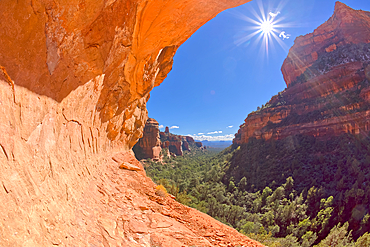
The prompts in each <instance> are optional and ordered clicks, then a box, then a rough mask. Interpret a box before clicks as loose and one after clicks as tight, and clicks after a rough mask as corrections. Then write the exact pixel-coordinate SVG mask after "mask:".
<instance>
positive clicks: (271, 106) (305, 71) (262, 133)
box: [234, 2, 370, 144]
mask: <svg viewBox="0 0 370 247" xmlns="http://www.w3.org/2000/svg"><path fill="white" fill-rule="evenodd" d="M281 70H282V73H283V76H284V79H285V82H286V85H287V88H286V89H285V90H284V91H282V92H280V93H279V94H278V95H276V96H274V97H272V99H271V100H270V101H269V102H268V103H267V104H266V105H264V106H263V107H262V108H261V109H259V110H257V111H256V112H253V113H251V114H249V115H248V117H247V118H246V119H245V122H244V123H243V124H242V125H241V126H240V129H239V131H238V133H237V134H236V135H235V139H234V143H236V144H242V143H247V142H248V140H249V138H251V137H254V138H257V139H260V138H263V139H266V140H267V139H271V138H273V139H282V138H285V137H287V136H291V135H296V134H307V135H313V136H315V137H320V138H321V137H322V138H327V137H330V136H333V135H340V134H343V133H353V134H368V132H369V131H370V120H369V116H370V85H369V82H370V12H366V11H361V10H353V9H351V8H349V7H348V6H346V5H345V4H343V3H340V2H337V3H336V5H335V10H334V14H333V16H332V17H330V19H329V20H328V21H327V22H325V23H324V24H322V25H321V26H320V27H318V28H317V29H316V30H315V31H314V32H313V33H311V34H307V35H305V36H300V37H298V38H297V39H296V40H295V42H294V45H293V47H292V48H291V49H290V51H289V54H288V57H287V58H286V59H285V61H284V63H283V66H282V68H281Z"/></svg>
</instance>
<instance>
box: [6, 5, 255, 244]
mask: <svg viewBox="0 0 370 247" xmlns="http://www.w3.org/2000/svg"><path fill="white" fill-rule="evenodd" d="M244 2H247V0H227V1H226V0H217V1H216V0H200V1H199V0H190V1H178V0H174V1H162V0H153V1H147V0H94V1H92V0H69V1H62V0H57V1H51V0H32V1H22V0H21V1H12V0H3V1H0V9H1V14H0V66H1V67H0V133H1V135H0V166H1V173H0V187H1V190H0V200H1V203H0V236H1V237H0V246H52V245H60V246H186V245H204V246H215V245H216V246H217V245H221V244H228V243H229V242H231V243H232V245H235V244H236V243H238V244H239V243H242V244H245V245H250V246H254V245H257V244H256V243H255V242H252V241H250V240H249V239H248V238H246V237H244V236H242V235H240V234H237V233H236V232H235V231H234V230H232V229H230V228H228V227H226V226H224V225H222V224H220V223H218V222H217V221H214V220H211V219H210V218H209V217H208V216H206V215H204V214H202V213H199V212H197V211H195V210H192V209H189V208H187V207H184V206H182V205H180V204H178V203H176V202H175V201H174V200H173V199H170V198H166V199H161V198H158V197H156V196H155V193H154V186H155V185H154V184H153V183H152V182H151V180H150V179H148V178H147V177H146V176H145V173H144V171H143V169H142V167H141V165H140V163H138V162H137V161H136V160H135V158H133V155H132V153H131V151H130V150H131V148H132V147H133V145H134V144H135V143H136V142H137V140H138V139H139V138H140V137H141V135H142V132H143V128H144V123H145V122H146V120H147V110H146V102H147V100H148V98H149V92H150V90H151V89H152V88H153V87H154V86H158V85H159V84H160V83H161V82H162V80H163V79H164V78H165V77H166V75H167V73H168V72H169V71H170V69H171V66H172V57H173V55H174V53H175V52H176V50H177V48H178V47H179V45H181V44H182V43H183V42H184V41H185V40H186V39H187V38H188V37H189V36H190V35H191V34H192V33H194V32H195V31H196V30H197V29H198V28H199V27H200V26H201V25H203V24H204V23H205V22H207V21H208V20H209V19H211V18H212V17H214V16H215V15H216V14H217V13H219V12H220V11H222V10H224V9H226V8H229V7H234V6H237V5H239V4H241V3H244ZM119 167H120V168H121V169H120V168H119ZM182 213H184V214H182ZM210 222H211V223H210ZM217 231H222V232H224V233H225V234H226V236H225V237H222V238H220V237H216V235H215V234H216V233H217ZM208 233H209V234H208ZM212 240H214V242H213V241H212Z"/></svg>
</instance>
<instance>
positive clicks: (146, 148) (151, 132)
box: [133, 118, 162, 160]
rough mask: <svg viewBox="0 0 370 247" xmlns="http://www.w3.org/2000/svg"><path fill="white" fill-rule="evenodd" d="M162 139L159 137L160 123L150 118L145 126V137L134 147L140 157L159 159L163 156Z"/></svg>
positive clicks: (136, 154)
mask: <svg viewBox="0 0 370 247" xmlns="http://www.w3.org/2000/svg"><path fill="white" fill-rule="evenodd" d="M161 144H162V143H161V140H160V137H159V124H158V122H157V121H156V120H155V119H153V118H148V120H147V121H146V124H145V127H144V133H143V137H141V138H140V139H139V141H138V142H137V143H136V144H135V146H134V147H133V151H134V152H135V156H136V157H137V158H138V159H149V158H150V159H153V160H159V159H160V156H161V151H162V148H161Z"/></svg>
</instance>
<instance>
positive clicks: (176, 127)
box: [170, 125, 180, 130]
mask: <svg viewBox="0 0 370 247" xmlns="http://www.w3.org/2000/svg"><path fill="white" fill-rule="evenodd" d="M178 128H180V127H179V126H176V125H174V126H171V127H170V129H171V130H172V129H178Z"/></svg>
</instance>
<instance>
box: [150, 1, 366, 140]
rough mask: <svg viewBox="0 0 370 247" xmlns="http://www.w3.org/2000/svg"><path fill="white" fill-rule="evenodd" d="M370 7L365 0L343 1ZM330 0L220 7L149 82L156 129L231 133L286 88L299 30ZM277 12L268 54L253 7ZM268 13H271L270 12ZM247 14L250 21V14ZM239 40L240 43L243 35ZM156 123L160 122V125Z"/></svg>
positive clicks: (223, 136) (323, 13) (309, 26)
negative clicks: (286, 64)
mask: <svg viewBox="0 0 370 247" xmlns="http://www.w3.org/2000/svg"><path fill="white" fill-rule="evenodd" d="M342 2H343V3H345V4H347V5H348V6H349V7H351V8H354V9H362V10H367V11H370V1H369V0H344V1H342ZM334 5H335V1H334V0H310V1H307V0H283V1H279V0H267V1H265V0H262V1H260V0H254V1H252V2H250V3H246V4H244V5H242V6H239V7H237V8H234V9H230V10H226V11H224V12H222V13H220V14H219V15H218V16H216V18H214V19H212V20H211V21H209V22H208V23H206V24H205V25H204V26H203V27H201V28H200V29H199V30H198V31H197V32H196V33H194V34H193V35H192V36H191V37H190V38H189V39H188V40H187V41H186V42H185V43H184V44H183V45H182V46H181V47H180V48H179V49H178V51H177V53H176V55H175V57H174V64H173V69H172V71H171V72H170V73H169V74H168V76H167V78H166V79H165V80H164V81H163V83H162V84H161V85H160V86H159V87H156V88H154V89H153V91H152V92H151V98H150V99H149V101H148V104H147V108H148V112H149V117H151V118H154V119H156V120H157V121H158V122H159V124H160V125H162V126H163V128H162V129H161V130H162V131H163V130H164V127H165V126H169V127H172V128H171V130H170V132H171V133H175V134H180V135H192V136H194V137H195V139H200V140H203V139H208V140H232V139H233V137H234V134H235V133H236V132H237V131H238V129H239V126H240V125H241V124H242V123H243V122H244V119H245V118H246V117H247V115H248V114H249V113H250V112H252V111H254V110H256V109H257V106H261V105H262V104H265V103H266V102H267V101H269V100H270V98H271V97H272V96H273V95H275V94H277V93H278V92H279V91H282V90H284V88H285V87H286V85H285V82H284V80H283V76H282V73H281V71H280V69H281V65H282V64H283V61H284V59H285V58H286V56H287V54H288V51H289V48H290V47H291V46H292V45H293V43H294V39H295V38H296V37H297V36H300V35H305V34H307V33H310V32H313V30H314V29H316V28H317V27H318V26H319V25H321V24H322V23H324V22H325V21H326V20H328V19H329V17H330V16H331V15H332V14H333V11H334ZM261 7H262V8H263V9H264V14H265V16H269V13H270V12H271V13H272V14H278V15H277V16H276V17H275V21H279V22H278V23H277V24H280V25H283V26H279V27H276V28H275V29H276V34H277V35H279V34H280V33H281V32H282V31H284V32H285V33H284V34H285V35H287V34H289V35H290V37H289V38H287V39H284V40H283V36H281V37H280V38H279V37H278V39H279V40H280V44H282V45H280V44H279V42H278V41H277V40H275V39H272V40H270V42H269V46H268V53H267V52H266V49H265V45H264V43H263V42H262V41H261V40H258V35H255V36H252V37H248V36H250V35H251V34H252V33H253V32H255V31H256V29H253V28H256V27H257V25H256V24H255V23H253V22H251V21H250V19H253V20H256V21H257V20H258V19H257V18H256V16H255V14H257V15H259V16H261V12H260V9H261ZM270 17H271V16H270ZM248 20H249V21H248ZM241 41H243V42H241ZM162 126H161V127H162Z"/></svg>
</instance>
